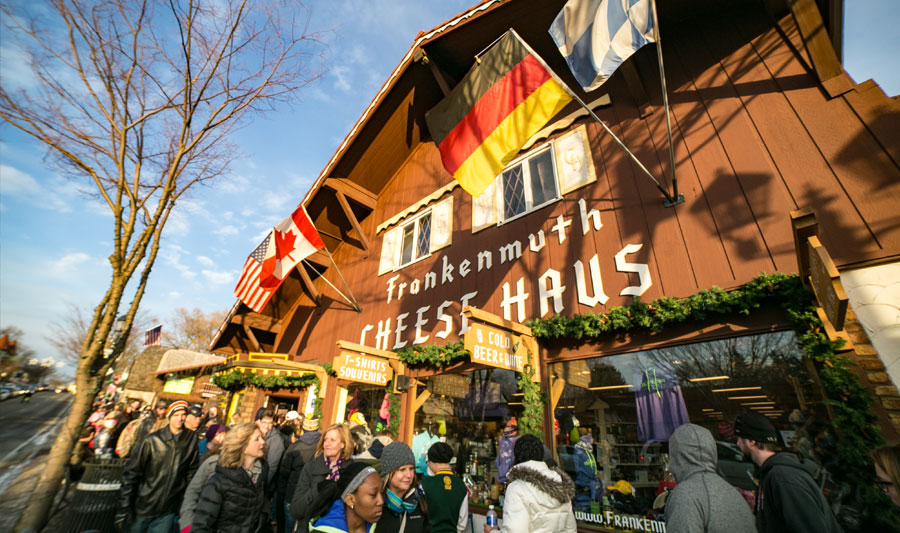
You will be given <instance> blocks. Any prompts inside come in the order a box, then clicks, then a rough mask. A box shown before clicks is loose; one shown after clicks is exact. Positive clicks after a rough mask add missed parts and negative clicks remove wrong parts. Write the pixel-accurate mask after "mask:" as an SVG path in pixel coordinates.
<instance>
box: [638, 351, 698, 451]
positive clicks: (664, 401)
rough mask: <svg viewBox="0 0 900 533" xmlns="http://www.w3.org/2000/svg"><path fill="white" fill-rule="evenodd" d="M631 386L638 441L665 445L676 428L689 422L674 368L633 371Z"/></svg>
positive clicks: (665, 367) (660, 367) (659, 366)
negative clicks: (635, 408) (635, 390)
mask: <svg viewBox="0 0 900 533" xmlns="http://www.w3.org/2000/svg"><path fill="white" fill-rule="evenodd" d="M634 384H635V386H636V387H637V392H635V393H634V401H635V405H636V407H637V424H638V440H639V441H641V442H647V441H667V440H669V436H671V435H672V432H673V431H675V428H677V427H678V426H681V425H683V424H687V423H689V422H690V419H688V414H687V408H686V406H685V405H684V398H683V397H682V396H681V387H680V386H679V385H678V378H677V377H675V370H674V369H673V368H671V367H669V366H663V365H658V366H654V367H649V368H645V369H639V368H635V369H634Z"/></svg>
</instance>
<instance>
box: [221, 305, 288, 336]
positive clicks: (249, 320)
mask: <svg viewBox="0 0 900 533" xmlns="http://www.w3.org/2000/svg"><path fill="white" fill-rule="evenodd" d="M232 322H234V323H235V324H240V325H242V326H250V327H252V328H256V329H259V330H263V331H269V332H272V333H275V334H276V335H277V334H278V333H279V332H280V331H281V320H280V319H277V318H275V317H271V316H266V315H261V314H259V313H256V312H253V311H250V312H247V313H242V314H240V315H235V316H234V318H232Z"/></svg>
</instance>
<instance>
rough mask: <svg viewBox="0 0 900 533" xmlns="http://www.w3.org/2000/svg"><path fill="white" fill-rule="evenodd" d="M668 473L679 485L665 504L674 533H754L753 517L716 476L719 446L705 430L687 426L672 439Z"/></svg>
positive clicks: (730, 489) (735, 494) (737, 493)
mask: <svg viewBox="0 0 900 533" xmlns="http://www.w3.org/2000/svg"><path fill="white" fill-rule="evenodd" d="M669 460H670V463H669V469H670V470H671V471H672V473H673V474H674V475H675V481H677V482H678V485H677V486H676V487H675V488H674V489H673V490H672V493H671V494H670V495H669V497H668V500H667V501H666V531H669V532H671V533H681V532H686V533H694V532H701V531H703V532H710V533H720V532H721V533H753V532H754V531H756V526H755V525H754V523H753V513H752V512H751V510H750V506H749V505H747V502H746V501H744V498H743V497H742V496H741V495H740V493H739V492H738V491H737V489H736V488H734V487H733V486H732V485H731V484H730V483H728V482H727V481H725V480H724V479H722V478H721V477H720V476H719V475H718V474H717V473H716V442H715V441H714V440H713V436H712V434H711V433H710V432H709V430H707V429H706V428H703V427H700V426H697V425H694V424H685V425H683V426H680V427H678V428H677V429H676V430H675V432H674V433H672V437H671V438H670V439H669Z"/></svg>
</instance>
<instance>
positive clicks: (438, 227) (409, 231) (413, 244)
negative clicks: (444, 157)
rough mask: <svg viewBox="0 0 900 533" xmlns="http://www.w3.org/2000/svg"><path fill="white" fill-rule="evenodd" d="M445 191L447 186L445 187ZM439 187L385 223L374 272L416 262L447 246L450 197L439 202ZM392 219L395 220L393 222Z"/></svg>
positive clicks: (448, 241) (451, 227)
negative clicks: (376, 269) (379, 253)
mask: <svg viewBox="0 0 900 533" xmlns="http://www.w3.org/2000/svg"><path fill="white" fill-rule="evenodd" d="M447 190H449V189H447ZM444 192H445V191H444V190H443V189H441V190H438V191H436V192H435V193H434V194H433V195H432V196H429V197H428V198H425V199H423V200H421V201H420V202H418V203H417V204H414V205H413V206H412V207H411V208H409V209H408V210H407V211H405V212H402V213H400V214H399V215H397V217H395V219H391V220H389V221H387V222H385V225H388V224H390V226H389V229H386V231H385V232H384V237H383V238H382V241H381V261H380V262H379V264H378V275H379V276H380V275H381V274H384V273H385V272H392V271H394V270H398V269H400V268H403V267H405V266H407V265H411V264H413V263H415V262H417V261H420V260H422V259H424V258H426V257H428V256H429V255H431V254H432V253H433V252H434V251H435V250H439V249H441V248H444V247H446V246H449V245H450V242H451V237H452V235H453V197H452V196H448V197H447V198H444V199H443V200H440V201H437V202H436V201H435V200H434V199H435V198H440V195H441V194H443V193H444ZM395 222H396V223H395Z"/></svg>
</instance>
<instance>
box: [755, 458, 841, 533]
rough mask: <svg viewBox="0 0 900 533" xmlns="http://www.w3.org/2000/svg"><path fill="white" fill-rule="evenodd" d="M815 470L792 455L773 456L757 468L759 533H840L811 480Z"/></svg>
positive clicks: (757, 518)
mask: <svg viewBox="0 0 900 533" xmlns="http://www.w3.org/2000/svg"><path fill="white" fill-rule="evenodd" d="M817 470H818V467H816V466H815V465H814V464H813V463H810V462H809V461H803V462H801V461H800V460H799V459H797V456H796V455H794V454H792V453H786V452H782V453H776V454H775V455H773V456H771V457H769V459H767V460H766V462H764V463H763V464H762V466H761V467H760V469H759V492H758V493H757V495H756V527H757V528H758V529H759V531H760V533H772V532H780V531H791V532H797V533H803V532H804V531H811V532H812V531H814V532H816V533H834V532H840V531H841V528H840V526H839V525H838V523H837V520H836V519H835V518H834V515H833V514H832V512H831V508H830V507H829V506H828V502H827V501H825V496H824V495H823V494H822V491H821V490H820V489H819V487H818V485H816V482H815V481H814V480H813V477H814V475H815V474H816V472H817Z"/></svg>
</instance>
